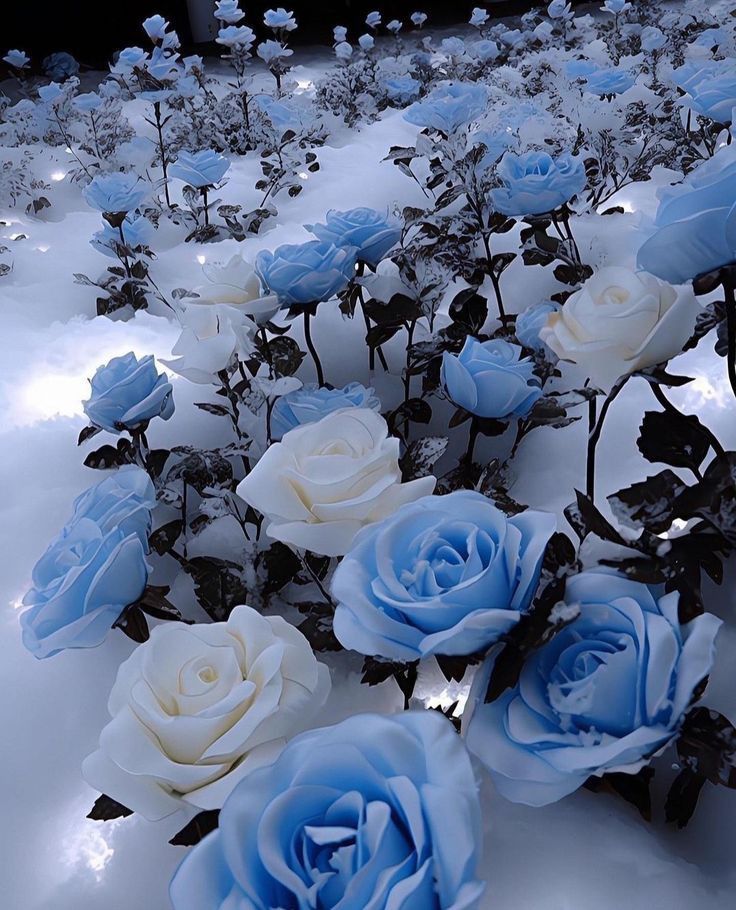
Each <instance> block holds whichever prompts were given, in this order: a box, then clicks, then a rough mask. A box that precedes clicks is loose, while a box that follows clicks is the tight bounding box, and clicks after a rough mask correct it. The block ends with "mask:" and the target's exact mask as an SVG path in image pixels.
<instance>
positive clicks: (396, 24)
mask: <svg viewBox="0 0 736 910" xmlns="http://www.w3.org/2000/svg"><path fill="white" fill-rule="evenodd" d="M386 28H387V29H388V31H390V32H393V34H394V35H398V34H399V32H400V31H401V29H402V28H403V23H402V22H400V21H399V20H398V19H392V20H391V21H390V22H387V23H386Z"/></svg>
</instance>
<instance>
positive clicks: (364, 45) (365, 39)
mask: <svg viewBox="0 0 736 910" xmlns="http://www.w3.org/2000/svg"><path fill="white" fill-rule="evenodd" d="M358 44H359V45H360V47H361V50H364V51H366V52H367V51H372V50H373V48H374V47H375V44H376V39H375V38H374V37H373V35H361V36H360V38H358Z"/></svg>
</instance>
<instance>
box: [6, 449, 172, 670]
mask: <svg viewBox="0 0 736 910" xmlns="http://www.w3.org/2000/svg"><path fill="white" fill-rule="evenodd" d="M155 504H156V494H155V491H154V488H153V484H152V483H151V480H150V478H149V477H148V475H147V474H146V472H145V471H143V470H142V469H141V468H138V467H135V466H133V465H129V466H126V467H123V468H120V470H119V471H116V472H115V473H114V474H112V475H111V476H109V477H106V478H105V479H104V480H102V481H101V482H100V483H98V484H96V485H95V486H94V487H92V488H91V489H89V490H87V492H86V493H83V494H82V495H81V496H80V497H79V498H78V499H77V500H76V502H75V503H74V515H73V517H72V519H71V521H70V522H69V523H68V524H67V526H66V527H65V528H64V529H63V530H62V532H61V533H60V534H59V536H58V537H57V539H56V540H55V541H54V542H53V543H52V544H51V545H50V546H49V548H48V549H47V550H46V552H45V553H44V555H43V556H42V557H41V558H40V559H39V561H38V562H37V563H36V566H35V568H34V569H33V587H32V588H31V590H30V591H29V592H28V594H26V596H25V598H24V599H23V603H24V604H25V605H26V606H28V607H29V609H28V610H26V611H25V612H24V613H22V614H21V617H20V623H21V627H22V630H23V644H24V645H25V646H26V648H28V650H29V651H30V652H31V653H32V654H34V655H35V656H36V657H38V658H44V657H51V656H52V655H54V654H57V653H58V652H59V651H62V650H64V649H65V648H92V647H96V646H97V645H99V644H101V643H102V642H103V641H104V639H105V637H106V636H107V633H108V632H109V631H110V628H111V626H112V624H113V623H114V622H115V620H116V619H117V618H118V616H119V615H120V613H121V612H122V611H123V609H124V608H125V607H127V606H128V605H129V604H132V603H135V602H136V601H137V600H138V598H139V597H140V596H141V595H142V594H143V591H144V589H145V587H146V583H147V581H148V571H149V569H148V566H147V565H146V553H147V552H148V535H149V532H150V530H151V509H153V507H154V506H155Z"/></svg>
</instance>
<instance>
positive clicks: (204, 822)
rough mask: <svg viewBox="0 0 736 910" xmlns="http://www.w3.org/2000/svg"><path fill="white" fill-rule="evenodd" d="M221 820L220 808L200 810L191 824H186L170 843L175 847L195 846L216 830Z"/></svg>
mask: <svg viewBox="0 0 736 910" xmlns="http://www.w3.org/2000/svg"><path fill="white" fill-rule="evenodd" d="M219 821H220V810H219V809H208V810H205V811H204V812H200V813H199V814H198V815H195V816H194V818H193V819H192V820H191V821H190V822H189V824H188V825H185V826H184V827H183V828H182V829H181V831H179V833H178V834H175V835H174V836H173V837H172V838H171V840H170V841H169V843H170V844H172V845H173V846H174V847H193V846H194V845H195V844H198V843H199V842H200V841H201V840H202V838H204V837H206V836H207V835H208V834H209V833H210V832H211V831H214V830H215V829H216V828H217V826H218V824H219Z"/></svg>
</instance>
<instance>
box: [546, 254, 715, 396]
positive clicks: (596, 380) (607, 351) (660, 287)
mask: <svg viewBox="0 0 736 910" xmlns="http://www.w3.org/2000/svg"><path fill="white" fill-rule="evenodd" d="M698 309H699V307H698V303H697V301H696V300H695V296H694V294H693V292H692V289H691V288H690V287H689V286H688V287H684V286H683V287H680V288H674V287H672V285H670V284H666V283H665V282H662V281H659V280H658V279H657V278H655V277H654V276H653V275H649V274H648V273H646V272H638V273H637V272H631V271H629V270H628V269H625V268H617V267H609V268H603V269H601V270H600V271H598V272H596V273H595V274H594V275H593V276H592V277H591V278H589V279H588V280H587V281H586V282H585V284H584V285H583V287H582V288H580V290H579V291H576V292H575V293H574V294H572V295H571V296H570V297H568V299H567V300H566V301H565V304H564V306H563V307H562V309H560V310H559V311H558V312H556V313H551V314H550V316H549V318H548V319H547V325H546V326H544V327H543V328H542V329H541V330H540V332H539V337H540V339H541V340H542V341H543V342H544V343H545V344H546V345H548V346H549V347H550V348H551V349H552V350H553V351H554V352H555V354H557V356H558V357H559V358H560V359H561V360H568V361H572V362H573V363H577V364H578V365H579V366H581V367H582V368H583V369H585V370H587V373H588V376H589V377H590V379H591V381H592V382H593V384H594V385H596V386H597V387H598V388H600V389H601V390H603V391H604V392H609V391H610V390H611V388H612V387H613V386H614V385H615V383H616V381H617V380H618V379H620V378H621V377H622V376H628V375H629V374H630V373H633V372H635V371H636V370H641V369H644V368H646V367H650V366H654V365H655V364H657V363H662V362H663V361H665V360H669V359H670V357H674V356H675V355H676V354H679V353H680V351H682V348H683V345H684V344H685V342H686V341H687V340H688V338H689V337H690V335H691V334H692V331H693V327H694V325H695V318H696V315H697V313H698Z"/></svg>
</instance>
